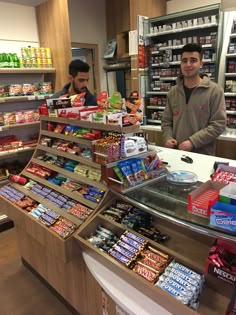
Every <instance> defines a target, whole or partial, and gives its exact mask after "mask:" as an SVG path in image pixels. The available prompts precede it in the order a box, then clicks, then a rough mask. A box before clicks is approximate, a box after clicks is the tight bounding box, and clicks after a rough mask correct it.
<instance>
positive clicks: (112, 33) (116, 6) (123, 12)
mask: <svg viewBox="0 0 236 315" xmlns="http://www.w3.org/2000/svg"><path fill="white" fill-rule="evenodd" d="M129 16H130V7H129V0H113V1H111V0H106V28H107V39H112V38H116V35H117V34H118V33H121V32H124V31H128V30H129V29H130V18H129Z"/></svg>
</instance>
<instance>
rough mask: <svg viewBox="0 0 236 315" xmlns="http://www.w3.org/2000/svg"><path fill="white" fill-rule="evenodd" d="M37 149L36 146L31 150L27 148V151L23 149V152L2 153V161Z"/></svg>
mask: <svg viewBox="0 0 236 315" xmlns="http://www.w3.org/2000/svg"><path fill="white" fill-rule="evenodd" d="M35 148H36V144H35V146H34V147H30V148H25V149H21V150H15V151H13V150H11V151H6V152H5V151H4V153H2V152H0V160H2V159H6V158H10V157H13V156H17V155H19V154H23V153H27V152H31V151H34V150H35Z"/></svg>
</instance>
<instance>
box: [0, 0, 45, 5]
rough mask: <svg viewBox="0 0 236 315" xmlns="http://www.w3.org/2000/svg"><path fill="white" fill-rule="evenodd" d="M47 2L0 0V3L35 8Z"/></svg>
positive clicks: (37, 0)
mask: <svg viewBox="0 0 236 315" xmlns="http://www.w3.org/2000/svg"><path fill="white" fill-rule="evenodd" d="M46 1H47V0H0V2H8V3H14V4H21V5H27V6H30V7H36V6H37V5H39V4H41V3H43V2H46Z"/></svg>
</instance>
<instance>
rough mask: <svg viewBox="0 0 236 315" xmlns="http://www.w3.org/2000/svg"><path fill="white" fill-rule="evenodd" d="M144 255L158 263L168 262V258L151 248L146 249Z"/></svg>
mask: <svg viewBox="0 0 236 315" xmlns="http://www.w3.org/2000/svg"><path fill="white" fill-rule="evenodd" d="M142 256H144V257H148V258H149V259H152V260H154V261H156V262H158V263H163V264H166V263H167V259H165V258H163V257H162V256H160V255H159V254H156V253H154V252H153V251H150V250H149V249H145V250H144V251H143V252H142Z"/></svg>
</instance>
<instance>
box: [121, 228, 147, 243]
mask: <svg viewBox="0 0 236 315" xmlns="http://www.w3.org/2000/svg"><path fill="white" fill-rule="evenodd" d="M124 235H125V236H127V237H129V238H132V239H133V240H135V241H136V242H139V243H141V244H147V241H146V240H145V239H144V238H143V237H140V236H137V235H135V234H133V233H131V232H129V231H125V232H124Z"/></svg>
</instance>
